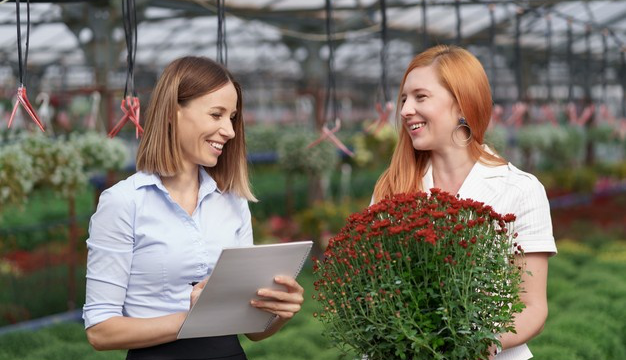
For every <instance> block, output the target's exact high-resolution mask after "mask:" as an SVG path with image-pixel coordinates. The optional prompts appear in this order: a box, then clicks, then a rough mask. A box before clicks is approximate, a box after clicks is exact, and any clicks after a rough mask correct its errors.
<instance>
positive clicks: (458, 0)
mask: <svg viewBox="0 0 626 360" xmlns="http://www.w3.org/2000/svg"><path fill="white" fill-rule="evenodd" d="M454 11H455V13H456V44H457V45H461V39H462V37H461V21H462V20H461V0H456V1H455V2H454Z"/></svg>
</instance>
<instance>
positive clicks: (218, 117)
mask: <svg viewBox="0 0 626 360" xmlns="http://www.w3.org/2000/svg"><path fill="white" fill-rule="evenodd" d="M211 117H212V118H213V119H214V120H219V119H220V118H221V117H222V114H220V113H211Z"/></svg>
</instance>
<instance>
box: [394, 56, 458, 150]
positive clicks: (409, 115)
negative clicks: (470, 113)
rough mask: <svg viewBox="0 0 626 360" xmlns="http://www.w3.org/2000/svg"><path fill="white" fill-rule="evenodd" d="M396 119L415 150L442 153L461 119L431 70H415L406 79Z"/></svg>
mask: <svg viewBox="0 0 626 360" xmlns="http://www.w3.org/2000/svg"><path fill="white" fill-rule="evenodd" d="M401 106H402V107H401V110H400V116H401V118H402V123H403V126H404V128H405V130H406V131H407V132H408V134H409V136H410V137H411V141H412V143H413V148H414V149H416V150H432V151H435V152H438V151H445V150H446V149H447V148H452V147H457V146H456V145H455V144H454V143H453V141H452V133H453V132H454V131H455V128H456V127H457V125H458V123H459V118H460V117H461V114H460V110H459V107H458V105H457V103H456V101H455V99H454V97H452V95H451V94H450V92H449V91H448V90H447V89H446V88H444V87H443V85H441V83H440V81H439V78H438V76H437V72H436V70H435V68H434V67H433V66H432V65H430V66H424V67H417V68H415V69H413V70H411V72H410V73H409V74H408V75H407V77H406V81H405V83H404V87H403V88H402V94H401Z"/></svg>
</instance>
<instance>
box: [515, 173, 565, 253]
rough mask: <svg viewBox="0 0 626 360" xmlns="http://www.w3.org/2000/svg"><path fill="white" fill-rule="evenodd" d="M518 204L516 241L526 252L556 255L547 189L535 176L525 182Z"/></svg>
mask: <svg viewBox="0 0 626 360" xmlns="http://www.w3.org/2000/svg"><path fill="white" fill-rule="evenodd" d="M527 179H528V178H527ZM518 204H519V205H518V209H517V211H516V212H515V215H516V217H517V219H516V221H515V228H514V230H515V232H516V233H517V239H516V241H517V242H518V243H519V244H520V245H521V246H522V249H524V252H526V253H533V252H548V253H551V255H555V254H556V252H557V250H556V244H555V242H554V236H553V234H552V219H551V217H550V203H549V202H548V197H547V195H546V190H545V189H544V187H543V185H542V184H541V183H540V182H539V180H537V178H535V177H534V176H533V177H531V178H530V179H529V180H527V181H526V183H525V184H524V189H523V191H522V199H520V201H519V203H518Z"/></svg>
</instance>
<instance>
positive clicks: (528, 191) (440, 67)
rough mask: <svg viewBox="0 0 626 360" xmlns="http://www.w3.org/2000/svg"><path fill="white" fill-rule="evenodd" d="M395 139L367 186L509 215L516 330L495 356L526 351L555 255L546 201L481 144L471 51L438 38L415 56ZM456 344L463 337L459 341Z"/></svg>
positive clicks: (479, 73) (543, 312)
mask: <svg viewBox="0 0 626 360" xmlns="http://www.w3.org/2000/svg"><path fill="white" fill-rule="evenodd" d="M397 108H398V110H399V116H398V129H399V141H398V145H397V147H396V149H395V151H394V154H393V157H392V159H391V163H390V165H389V168H388V169H387V170H386V171H385V172H384V173H383V174H382V175H381V177H380V178H379V180H378V182H377V183H376V187H375V189H374V201H378V200H381V199H383V198H384V197H386V196H389V195H393V194H398V193H408V192H416V191H428V190H429V189H431V188H439V189H442V190H444V191H446V192H449V193H451V194H454V195H457V196H460V197H462V198H471V199H474V200H476V201H481V202H483V203H485V204H488V205H491V206H492V207H493V208H494V210H495V211H497V212H499V213H501V214H507V213H513V214H515V215H516V217H517V220H516V221H515V224H514V226H515V231H516V232H517V233H518V238H517V239H516V241H517V242H518V243H519V244H520V245H521V246H522V248H523V249H524V251H525V258H524V261H525V263H526V270H527V271H528V272H529V273H524V274H523V276H522V279H523V284H522V288H523V291H522V292H521V293H520V296H521V299H522V301H523V302H524V304H525V305H526V308H525V309H524V310H523V311H522V312H521V313H519V314H517V316H516V318H515V328H516V332H517V333H506V334H500V335H499V340H500V342H501V344H502V348H501V349H500V348H496V347H495V346H494V347H493V348H492V350H493V351H492V353H493V354H494V355H492V356H491V358H494V356H495V358H496V359H497V360H525V359H529V358H531V357H532V354H531V353H530V351H529V349H528V347H527V346H526V342H528V341H529V340H530V339H532V338H533V337H535V336H536V335H538V334H539V333H540V332H541V330H542V329H543V325H544V323H545V320H546V317H547V315H548V305H547V297H546V287H547V275H548V257H549V256H551V255H554V254H556V246H555V243H554V237H553V235H552V223H551V220H550V207H549V203H548V200H547V197H546V193H545V190H544V188H543V186H542V185H541V183H540V182H539V181H538V180H537V178H536V177H534V176H533V175H531V174H528V173H525V172H523V171H521V170H519V169H517V168H516V167H515V166H513V165H512V164H511V163H508V162H507V161H506V160H504V159H503V158H502V157H501V156H499V155H498V154H496V153H495V152H494V151H493V150H492V149H490V148H489V147H488V146H486V145H485V144H484V143H483V140H484V135H485V131H486V130H487V126H488V124H489V120H490V118H491V110H492V99H491V89H490V87H489V81H488V80H487V76H486V74H485V71H484V69H483V67H482V65H481V64H480V62H479V61H478V59H476V57H474V56H473V55H472V54H471V53H469V52H468V51H466V50H464V49H462V48H460V47H456V46H445V45H439V46H435V47H432V48H430V49H428V50H426V51H424V52H423V53H421V54H419V55H417V56H416V57H415V58H413V60H412V61H411V63H410V64H409V67H408V69H407V70H406V72H405V74H404V78H403V79H402V83H401V85H400V94H399V97H398V103H397ZM459 346H462V344H459Z"/></svg>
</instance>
